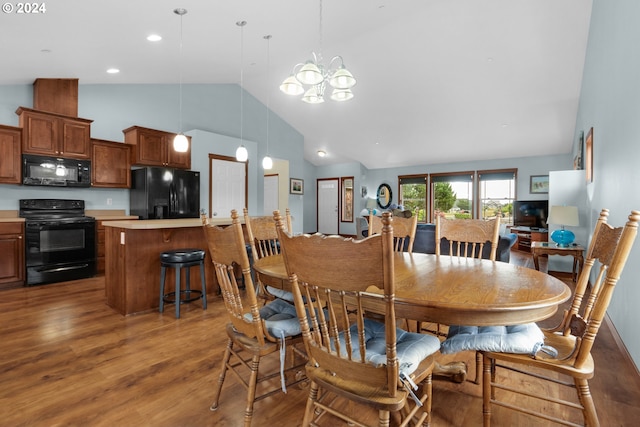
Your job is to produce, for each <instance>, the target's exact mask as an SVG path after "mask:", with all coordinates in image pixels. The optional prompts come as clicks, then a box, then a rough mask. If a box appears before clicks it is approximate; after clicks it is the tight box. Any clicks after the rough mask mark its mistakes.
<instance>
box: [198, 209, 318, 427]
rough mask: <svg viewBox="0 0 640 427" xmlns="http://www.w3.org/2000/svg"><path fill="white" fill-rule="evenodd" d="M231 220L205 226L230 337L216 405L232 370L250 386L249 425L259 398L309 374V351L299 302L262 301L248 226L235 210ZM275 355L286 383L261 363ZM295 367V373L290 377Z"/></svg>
mask: <svg viewBox="0 0 640 427" xmlns="http://www.w3.org/2000/svg"><path fill="white" fill-rule="evenodd" d="M231 219H232V224H231V225H230V226H228V227H226V228H221V227H217V226H214V225H210V224H205V225H204V226H203V228H204V233H205V237H206V241H207V245H208V250H209V254H210V256H211V260H212V262H213V265H214V267H215V272H216V278H217V279H218V284H219V285H220V290H221V293H222V297H223V299H224V307H225V309H226V310H227V318H228V322H227V324H226V332H227V336H228V337H229V340H228V342H227V346H226V349H225V351H224V356H223V358H222V367H221V370H220V375H219V377H218V383H217V387H216V389H215V391H214V397H213V404H212V405H211V408H210V409H211V410H212V411H215V410H216V409H218V403H219V399H220V394H221V391H222V385H223V384H224V380H225V377H226V374H227V371H229V370H231V371H233V373H234V374H235V376H236V377H237V378H238V379H239V380H240V384H242V385H243V386H244V387H245V388H246V390H247V395H246V407H245V412H244V426H245V427H249V426H250V425H251V419H252V416H253V405H254V403H255V402H256V401H258V400H261V399H264V398H265V397H268V396H271V395H273V394H274V393H278V392H279V391H280V390H282V391H285V390H286V387H287V386H291V385H293V384H296V383H299V382H301V381H304V380H306V378H305V376H304V375H303V374H304V368H303V366H304V363H305V361H306V355H305V354H304V349H303V347H302V337H301V335H300V333H301V330H300V323H299V322H298V318H297V316H296V312H295V307H294V306H293V304H290V303H287V302H285V301H283V300H279V299H276V300H274V301H271V302H269V303H268V304H266V305H264V306H262V307H259V306H258V300H257V297H256V294H255V288H254V286H253V282H252V279H251V268H250V265H249V257H248V255H247V251H246V246H245V242H244V236H243V232H242V226H241V224H240V221H239V218H238V214H237V212H236V211H235V210H233V211H231ZM236 265H238V266H240V269H241V270H242V275H243V278H244V281H245V284H246V286H245V288H244V290H241V289H240V288H239V286H238V282H237V280H236V277H235V274H234V267H235V266H236ZM286 349H289V350H290V351H289V352H287V351H286ZM287 353H288V354H289V355H290V356H289V361H288V362H289V363H285V362H286V360H285V359H286V354H287ZM271 354H275V355H277V354H279V355H280V382H277V378H278V372H277V371H276V372H272V371H265V372H262V366H261V364H260V362H261V360H262V358H263V357H265V356H268V355H271ZM296 361H297V362H296ZM285 365H288V367H287V366H285ZM290 372H292V374H291V375H288V376H287V375H286V374H287V373H290ZM286 378H289V381H290V382H286V381H285V380H286ZM274 382H277V384H274Z"/></svg>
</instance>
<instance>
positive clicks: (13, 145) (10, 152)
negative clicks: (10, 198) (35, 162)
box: [0, 125, 22, 184]
mask: <svg viewBox="0 0 640 427" xmlns="http://www.w3.org/2000/svg"><path fill="white" fill-rule="evenodd" d="M21 142H22V129H20V128H16V127H13V126H5V125H0V183H2V184H20V182H21V179H20V177H21V175H22V174H21V171H20V165H21V161H20V144H21Z"/></svg>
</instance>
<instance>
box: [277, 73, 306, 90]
mask: <svg viewBox="0 0 640 427" xmlns="http://www.w3.org/2000/svg"><path fill="white" fill-rule="evenodd" d="M280 90H281V91H282V92H284V93H286V94H287V95H302V94H303V93H304V87H302V84H301V83H300V82H299V81H298V80H297V79H296V77H295V76H294V75H293V74H292V75H290V76H289V77H287V78H286V79H285V80H284V81H283V82H282V84H281V85H280Z"/></svg>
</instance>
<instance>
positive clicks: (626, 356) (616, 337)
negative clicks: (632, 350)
mask: <svg viewBox="0 0 640 427" xmlns="http://www.w3.org/2000/svg"><path fill="white" fill-rule="evenodd" d="M604 321H605V322H606V323H607V326H608V327H609V331H611V336H612V337H613V340H614V341H615V342H616V346H617V347H618V350H619V351H620V354H621V355H622V357H623V358H624V359H626V360H627V361H628V362H629V363H630V364H631V366H633V367H634V368H635V371H636V376H637V377H639V378H640V370H638V366H637V365H636V364H635V363H634V361H633V358H632V357H631V354H629V350H627V346H625V345H624V341H622V337H620V334H619V333H618V330H617V329H616V326H615V325H614V324H613V322H612V321H611V318H610V317H609V314H608V313H607V314H606V315H605V317H604Z"/></svg>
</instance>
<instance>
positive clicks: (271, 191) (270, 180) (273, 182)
mask: <svg viewBox="0 0 640 427" xmlns="http://www.w3.org/2000/svg"><path fill="white" fill-rule="evenodd" d="M279 181H280V179H279V177H278V175H265V176H264V214H263V215H265V216H271V215H273V211H275V210H278V209H279V206H278V200H279V191H278V187H279Z"/></svg>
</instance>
